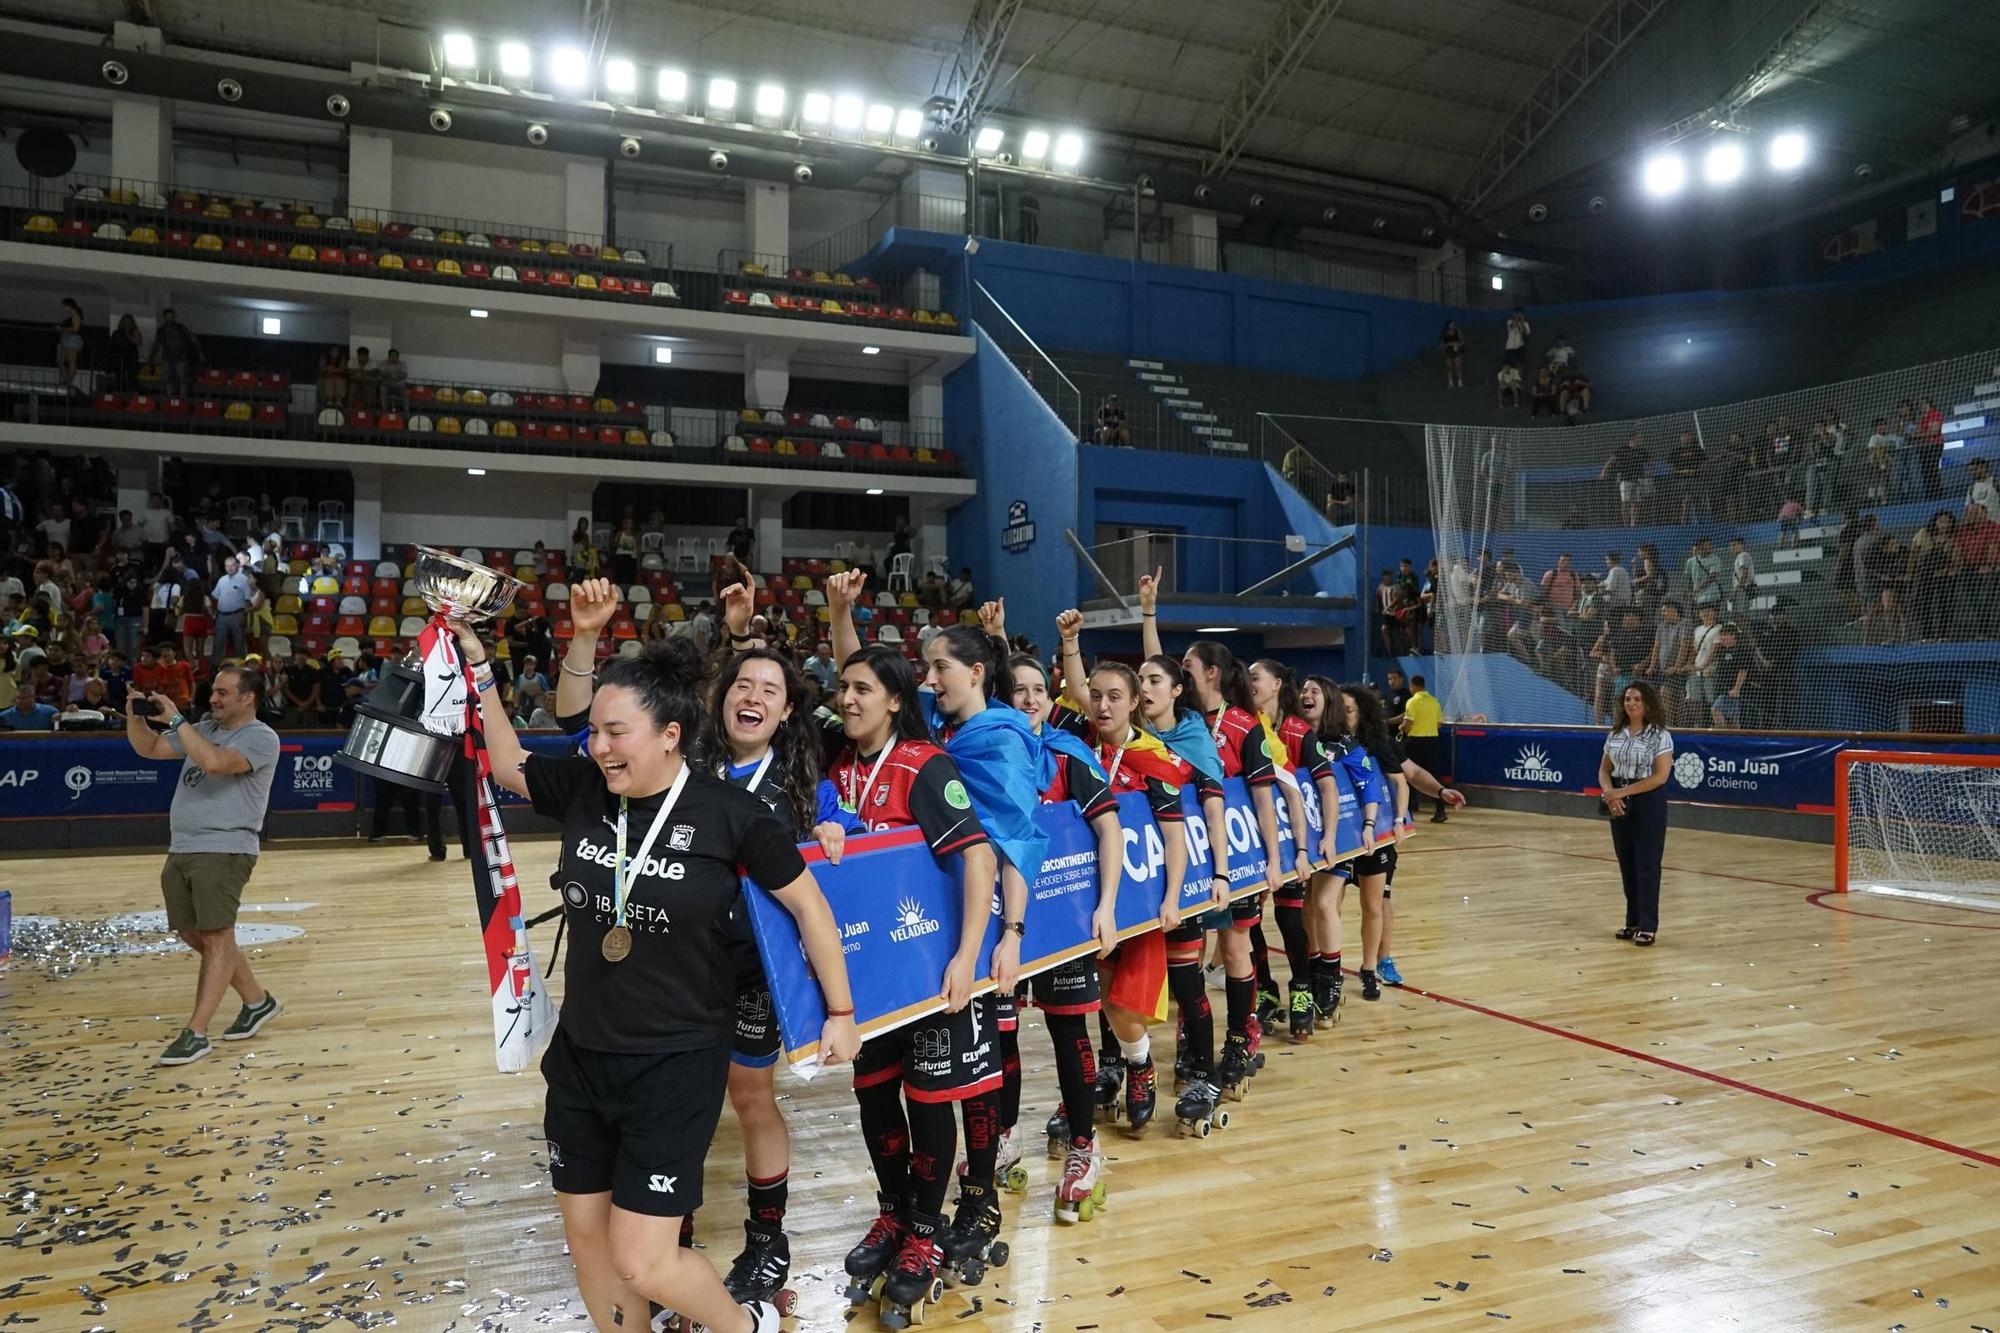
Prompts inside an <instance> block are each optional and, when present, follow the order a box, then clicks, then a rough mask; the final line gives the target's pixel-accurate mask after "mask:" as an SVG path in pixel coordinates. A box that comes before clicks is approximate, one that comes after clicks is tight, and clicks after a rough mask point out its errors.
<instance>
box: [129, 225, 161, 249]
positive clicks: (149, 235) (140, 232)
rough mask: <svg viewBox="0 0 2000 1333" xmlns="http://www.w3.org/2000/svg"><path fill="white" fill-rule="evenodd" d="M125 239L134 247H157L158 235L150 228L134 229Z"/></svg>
mask: <svg viewBox="0 0 2000 1333" xmlns="http://www.w3.org/2000/svg"><path fill="white" fill-rule="evenodd" d="M125 239H126V240H128V241H130V242H131V243H132V244H134V245H158V244H159V243H160V233H159V232H157V231H155V230H154V229H153V228H151V227H134V228H132V234H131V235H130V236H127V237H126V238H125Z"/></svg>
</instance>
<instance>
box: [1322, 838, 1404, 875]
mask: <svg viewBox="0 0 2000 1333" xmlns="http://www.w3.org/2000/svg"><path fill="white" fill-rule="evenodd" d="M1334 870H1335V872H1336V873H1339V874H1343V875H1346V876H1347V877H1348V878H1349V879H1352V880H1359V879H1360V878H1361V877H1362V876H1364V875H1383V876H1386V877H1387V880H1393V879H1394V878H1395V877H1396V845H1395V844H1394V843H1390V844H1388V845H1387V846H1383V847H1377V848H1376V849H1375V850H1374V851H1372V852H1370V853H1368V854H1367V855H1366V856H1357V857H1355V858H1354V859H1353V860H1352V861H1343V862H1342V863H1341V864H1339V865H1337V866H1335V867H1334ZM1387 880H1385V883H1386V882H1387Z"/></svg>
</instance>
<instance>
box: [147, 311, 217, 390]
mask: <svg viewBox="0 0 2000 1333" xmlns="http://www.w3.org/2000/svg"><path fill="white" fill-rule="evenodd" d="M146 361H147V364H149V365H155V366H158V367H159V368H160V389H161V392H163V393H164V394H166V396H167V397H169V398H185V397H187V396H188V393H189V390H190V389H191V388H192V387H193V385H194V376H195V372H196V371H198V370H200V369H201V368H202V367H203V366H204V365H206V364H207V363H208V356H207V354H206V353H205V352H203V351H202V349H201V339H199V338H197V337H195V336H194V333H193V331H192V330H190V329H189V328H188V327H187V325H185V324H183V323H181V322H180V321H179V320H178V319H176V318H174V311H173V307H171V306H169V307H168V308H167V309H165V310H162V311H161V312H160V322H159V325H158V326H157V327H156V328H155V329H154V330H153V347H152V350H151V351H149V352H148V353H146Z"/></svg>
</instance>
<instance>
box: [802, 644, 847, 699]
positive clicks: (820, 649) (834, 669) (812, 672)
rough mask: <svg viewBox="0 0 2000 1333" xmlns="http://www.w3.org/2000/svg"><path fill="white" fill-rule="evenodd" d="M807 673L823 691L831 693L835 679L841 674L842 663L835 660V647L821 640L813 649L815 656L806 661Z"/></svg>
mask: <svg viewBox="0 0 2000 1333" xmlns="http://www.w3.org/2000/svg"><path fill="white" fill-rule="evenodd" d="M805 673H806V674H807V675H808V676H811V677H812V678H813V679H814V680H816V681H818V682H819V687H820V689H822V690H825V691H828V692H831V691H832V689H833V681H834V677H836V676H838V675H839V674H840V663H838V662H836V661H834V660H833V645H832V644H831V643H828V642H827V641H826V640H825V639H821V640H820V641H819V643H818V644H817V645H815V646H814V648H813V655H812V656H811V657H808V658H807V659H806V660H805Z"/></svg>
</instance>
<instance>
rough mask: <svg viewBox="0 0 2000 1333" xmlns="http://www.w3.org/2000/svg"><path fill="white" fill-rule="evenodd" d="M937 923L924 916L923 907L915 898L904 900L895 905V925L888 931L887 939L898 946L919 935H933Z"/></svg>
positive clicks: (936, 929) (936, 930) (935, 932)
mask: <svg viewBox="0 0 2000 1333" xmlns="http://www.w3.org/2000/svg"><path fill="white" fill-rule="evenodd" d="M937 932H938V923H937V922H936V921H933V920H932V919H931V918H930V917H928V916H926V915H925V914H924V905H923V904H922V903H920V902H918V901H917V900H916V899H915V898H904V899H901V900H899V901H898V902H897V903H896V924H895V927H894V928H893V929H891V930H890V931H889V938H890V939H892V940H894V941H895V942H896V943H898V944H902V943H904V942H905V941H907V940H913V939H916V938H917V937H918V936H919V935H935V934H937Z"/></svg>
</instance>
